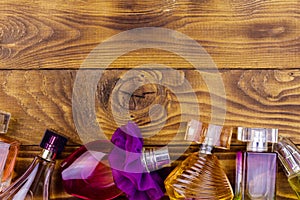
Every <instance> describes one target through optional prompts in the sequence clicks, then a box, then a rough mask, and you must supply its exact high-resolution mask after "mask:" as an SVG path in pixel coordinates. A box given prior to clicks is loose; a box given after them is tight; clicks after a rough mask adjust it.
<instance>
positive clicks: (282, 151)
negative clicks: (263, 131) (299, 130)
mask: <svg viewBox="0 0 300 200" xmlns="http://www.w3.org/2000/svg"><path fill="white" fill-rule="evenodd" d="M275 151H276V152H277V153H278V157H279V160H280V162H281V165H282V166H283V168H284V171H285V174H286V176H287V178H288V182H289V184H290V186H291V187H292V189H293V190H294V191H295V192H296V194H297V197H298V199H300V150H299V149H298V148H297V147H296V145H295V144H294V143H293V142H292V141H291V140H290V139H288V138H285V137H279V141H278V143H277V144H276V145H275Z"/></svg>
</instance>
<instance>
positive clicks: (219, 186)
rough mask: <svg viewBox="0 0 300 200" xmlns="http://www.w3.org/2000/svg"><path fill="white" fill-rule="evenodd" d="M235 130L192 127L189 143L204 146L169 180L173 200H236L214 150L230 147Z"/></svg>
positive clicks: (168, 191) (169, 189) (183, 163)
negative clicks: (193, 142) (213, 152)
mask: <svg viewBox="0 0 300 200" xmlns="http://www.w3.org/2000/svg"><path fill="white" fill-rule="evenodd" d="M232 130H233V129H232V128H231V127H222V126H217V125H212V124H204V123H201V122H199V121H196V120H191V121H190V122H189V123H188V127H187V131H186V135H185V139H186V140H191V141H196V142H197V143H199V144H200V150H199V152H194V153H192V154H191V155H190V156H188V157H187V158H186V159H185V160H184V161H183V162H182V163H181V164H179V165H178V166H177V167H176V168H175V169H174V170H173V171H172V172H171V173H170V174H169V176H168V177H167V179H166V180H165V187H166V191H167V194H168V195H169V197H170V199H171V200H178V199H233V191H232V187H231V185H230V182H229V180H228V178H227V175H226V173H225V172H224V170H223V168H222V166H221V164H220V162H219V160H218V158H217V157H216V156H215V155H214V154H212V150H213V148H214V147H216V148H223V149H228V148H229V147H230V142H231V135H232Z"/></svg>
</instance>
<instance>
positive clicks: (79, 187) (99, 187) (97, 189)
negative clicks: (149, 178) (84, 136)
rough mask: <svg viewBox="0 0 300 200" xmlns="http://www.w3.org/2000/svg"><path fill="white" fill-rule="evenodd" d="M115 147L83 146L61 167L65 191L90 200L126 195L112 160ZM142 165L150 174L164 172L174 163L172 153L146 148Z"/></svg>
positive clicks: (103, 144) (101, 142)
mask: <svg viewBox="0 0 300 200" xmlns="http://www.w3.org/2000/svg"><path fill="white" fill-rule="evenodd" d="M113 147H114V145H113V144H112V143H111V142H109V141H107V140H97V141H93V142H90V143H88V144H86V145H84V146H81V147H80V148H79V149H77V150H76V151H75V152H73V153H72V154H71V155H70V156H69V157H68V158H66V159H65V160H64V161H63V162H62V163H61V167H62V172H61V175H62V180H63V186H64V189H65V191H66V192H67V193H69V194H71V195H72V196H75V197H78V198H81V199H89V200H108V199H114V198H116V197H118V196H120V195H122V194H123V191H121V190H120V189H119V188H118V187H117V186H116V184H115V182H114V179H113V175H112V170H111V167H110V164H109V160H108V155H109V153H110V151H111V149H113ZM140 161H141V163H142V165H143V166H144V167H145V170H146V171H149V172H150V171H154V170H157V169H160V168H162V167H164V166H165V165H167V164H168V163H169V162H170V157H169V153H168V149H167V148H161V149H154V148H143V153H142V155H141V158H140Z"/></svg>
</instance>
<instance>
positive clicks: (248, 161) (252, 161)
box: [235, 127, 278, 200]
mask: <svg viewBox="0 0 300 200" xmlns="http://www.w3.org/2000/svg"><path fill="white" fill-rule="evenodd" d="M277 139H278V130H277V129H265V128H242V127H239V128H238V140H240V141H244V142H247V151H246V152H241V151H240V152H238V153H237V157H236V183H235V199H247V200H248V199H259V200H271V199H275V195H276V187H275V183H276V172H277V162H276V159H277V154H276V153H274V152H268V142H269V143H276V142H277Z"/></svg>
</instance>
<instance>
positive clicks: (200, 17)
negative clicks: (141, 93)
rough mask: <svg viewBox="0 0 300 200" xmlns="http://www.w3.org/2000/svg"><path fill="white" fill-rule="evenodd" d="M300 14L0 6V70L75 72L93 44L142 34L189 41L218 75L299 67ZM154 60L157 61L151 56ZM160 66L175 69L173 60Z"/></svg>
mask: <svg viewBox="0 0 300 200" xmlns="http://www.w3.org/2000/svg"><path fill="white" fill-rule="evenodd" d="M299 9H300V4H299V1H298V0H288V1H285V0H272V1H261V0H251V1H242V0H241V1H234V0H225V1H222V0H215V1H191V0H176V1H171V0H164V1H159V0H155V1H143V2H139V1H134V0H131V1H125V0H118V1H104V2H99V1H96V0H90V1H73V0H68V1H65V0H55V1H51V2H45V1H42V0H37V1H34V3H32V2H31V1H28V0H8V1H4V0H2V1H0V47H1V48H0V60H1V61H0V68H2V69H40V68H44V69H45V68H46V69H48V68H51V69H53V68H56V69H78V68H80V66H81V64H82V63H83V61H84V60H85V58H86V57H87V56H88V54H89V53H90V52H91V51H92V50H93V49H94V48H95V47H96V46H97V45H99V44H101V43H102V42H103V41H105V40H106V39H108V38H110V37H112V36H113V35H115V34H118V33H121V32H122V31H126V30H130V29H134V28H141V27H164V28H168V29H171V30H175V31H179V32H180V33H183V34H185V35H187V36H189V37H190V38H191V39H193V40H195V41H197V42H198V43H199V44H200V45H201V46H203V47H204V49H205V50H206V51H207V52H208V53H209V54H210V55H211V57H212V59H213V60H214V62H215V63H216V65H217V67H218V68H220V69H232V68H237V69H240V68H260V69H266V68H272V69H274V68H276V69H279V68H280V69H292V68H299V61H300V57H299V41H300V40H299V35H300V34H299ZM162 37H164V36H162ZM174 41H176V38H174ZM146 42H147V43H151V40H150V41H146ZM111 48H112V49H113V51H118V48H117V47H116V46H112V47H111ZM114 48H115V49H114ZM140 48H141V49H142V48H143V46H142V45H140ZM143 53H144V51H143V50H140V55H141V56H140V57H134V56H132V55H128V57H127V58H126V59H124V60H123V62H122V63H121V65H118V66H117V67H118V68H123V67H124V66H126V63H127V61H128V60H136V61H137V62H138V61H143V60H147V58H148V57H147V56H143ZM152 55H153V57H157V58H158V57H160V56H161V55H160V54H158V52H155V51H154V52H153V53H152ZM110 56H111V55H106V56H103V59H106V57H110ZM165 59H166V60H167V61H168V62H173V59H174V56H170V57H166V58H165ZM158 61H159V60H158ZM181 67H182V68H190V66H189V65H182V66H181Z"/></svg>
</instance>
